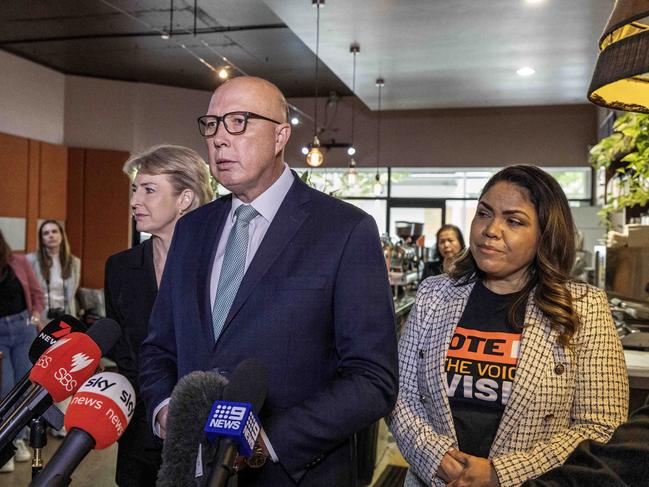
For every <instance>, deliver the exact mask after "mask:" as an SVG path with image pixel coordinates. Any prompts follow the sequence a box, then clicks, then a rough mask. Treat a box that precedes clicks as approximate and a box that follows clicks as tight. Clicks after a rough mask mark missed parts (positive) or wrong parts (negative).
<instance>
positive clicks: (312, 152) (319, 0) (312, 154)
mask: <svg viewBox="0 0 649 487" xmlns="http://www.w3.org/2000/svg"><path fill="white" fill-rule="evenodd" d="M311 3H312V4H313V5H314V6H315V8H316V12H317V13H316V30H315V32H316V34H315V97H314V98H313V142H311V147H310V148H309V152H308V153H307V155H306V163H307V164H308V165H309V166H310V167H318V166H320V165H322V163H323V162H324V156H323V154H322V151H321V150H320V141H319V140H318V64H319V62H320V58H319V57H318V55H319V53H320V5H321V4H324V0H311Z"/></svg>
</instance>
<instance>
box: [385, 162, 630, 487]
mask: <svg viewBox="0 0 649 487" xmlns="http://www.w3.org/2000/svg"><path fill="white" fill-rule="evenodd" d="M574 258H575V245H574V223H573V219H572V215H571V213H570V208H569V206H568V201H567V199H566V197H565V194H564V193H563V191H562V189H561V187H560V186H559V184H558V183H557V182H556V180H554V178H552V177H551V176H550V175H549V174H547V173H546V172H544V171H542V170H541V169H539V168H537V167H534V166H526V165H518V166H510V167H507V168H505V169H503V170H501V171H500V172H498V173H497V174H495V175H494V176H493V177H492V178H491V179H490V180H489V181H488V182H487V184H486V186H485V187H484V189H483V190H482V194H481V195H480V200H479V203H478V207H477V210H476V214H475V216H474V218H473V221H472V223H471V232H470V239H469V251H468V252H466V253H465V254H464V255H462V256H461V257H460V258H459V259H458V260H457V261H455V263H454V264H455V265H454V267H453V269H451V272H450V274H448V275H440V276H436V277H434V278H432V279H428V280H426V281H425V282H423V283H422V285H421V286H420V288H419V290H418V293H417V299H416V302H415V306H414V308H413V310H412V312H411V314H410V317H409V320H408V323H407V324H406V327H405V332H404V334H403V335H402V337H401V341H400V344H399V362H400V364H399V369H400V388H399V399H398V401H397V405H396V408H395V409H394V411H393V413H392V414H391V415H390V418H389V423H390V427H391V429H392V432H393V433H394V436H395V438H396V440H397V443H398V445H399V448H400V449H401V452H402V453H403V455H404V456H405V458H406V460H407V461H408V462H409V464H410V471H409V472H408V477H407V480H406V486H420V485H446V484H447V483H448V484H450V485H451V486H460V485H462V486H463V485H471V486H503V487H505V486H507V487H508V486H514V485H520V484H521V483H523V482H524V481H525V480H527V479H530V478H533V477H536V476H538V475H540V474H542V473H543V472H546V471H547V470H549V469H551V468H553V467H555V466H557V465H560V464H561V463H562V462H563V461H564V460H565V459H566V458H567V457H568V455H569V454H570V452H572V451H573V450H574V448H575V447H576V446H577V444H578V443H579V442H580V441H582V440H585V439H593V440H597V441H607V440H608V439H609V437H610V436H611V434H612V432H613V430H614V429H615V427H616V426H618V425H619V424H620V423H622V422H623V421H625V419H626V415H627V407H628V393H629V390H628V381H627V374H626V367H625V363H624V355H623V352H622V346H621V344H620V341H619V339H618V336H617V334H616V331H615V326H614V324H613V320H612V317H611V313H610V311H609V307H608V303H607V299H606V294H605V293H604V292H603V291H602V290H600V289H597V288H594V287H592V286H589V285H586V284H583V283H579V282H575V281H572V280H571V279H570V270H571V269H572V265H573V262H574Z"/></svg>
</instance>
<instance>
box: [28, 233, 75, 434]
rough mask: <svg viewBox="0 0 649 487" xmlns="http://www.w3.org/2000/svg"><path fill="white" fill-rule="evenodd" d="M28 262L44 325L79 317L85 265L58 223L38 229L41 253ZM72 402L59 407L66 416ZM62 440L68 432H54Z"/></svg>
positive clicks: (30, 257)
mask: <svg viewBox="0 0 649 487" xmlns="http://www.w3.org/2000/svg"><path fill="white" fill-rule="evenodd" d="M27 260H28V261H29V263H30V264H31V266H32V269H33V270H34V274H36V277H37V278H38V282H39V283H40V286H41V289H42V290H43V294H44V295H45V309H44V310H43V313H42V314H41V321H42V322H43V323H49V321H50V320H53V319H54V318H58V317H60V316H61V315H63V314H70V315H73V316H76V315H77V302H76V294H77V288H78V287H79V280H80V279H81V261H80V260H79V258H78V257H75V256H74V255H72V254H71V253H70V244H69V243H68V236H67V235H66V233H65V230H64V229H63V227H62V226H61V224H60V223H59V222H58V221H56V220H45V221H44V222H43V223H41V226H40V227H39V228H38V250H37V251H36V252H32V253H31V254H27ZM70 400H71V398H68V399H65V400H63V401H61V402H59V403H57V404H56V405H57V407H58V408H59V409H60V410H61V411H63V413H65V412H66V410H67V408H68V404H69V403H70ZM52 434H53V435H54V436H57V437H59V438H63V437H64V436H65V434H66V433H65V428H64V427H62V428H61V429H60V430H52Z"/></svg>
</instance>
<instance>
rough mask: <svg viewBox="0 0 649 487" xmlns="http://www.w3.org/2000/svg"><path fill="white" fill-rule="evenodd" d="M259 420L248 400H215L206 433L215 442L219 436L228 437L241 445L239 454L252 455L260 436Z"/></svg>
mask: <svg viewBox="0 0 649 487" xmlns="http://www.w3.org/2000/svg"><path fill="white" fill-rule="evenodd" d="M260 429H261V427H260V426H259V420H258V419H257V415H256V414H255V412H254V411H253V410H252V405H251V404H249V403H247V402H229V401H215V402H214V404H213V405H212V411H211V412H210V416H209V418H208V420H207V423H206V424H205V428H204V431H205V435H206V436H207V439H208V440H209V441H210V442H212V443H214V442H215V441H216V439H217V438H222V437H228V438H230V439H232V440H233V441H235V442H236V443H237V444H238V446H239V454H240V455H242V456H244V457H249V456H250V455H252V451H253V447H254V446H255V440H256V439H257V437H258V436H259V431H260Z"/></svg>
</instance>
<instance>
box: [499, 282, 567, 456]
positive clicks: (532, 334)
mask: <svg viewBox="0 0 649 487" xmlns="http://www.w3.org/2000/svg"><path fill="white" fill-rule="evenodd" d="M556 339H557V333H556V331H554V330H551V329H550V326H549V322H548V319H547V318H546V317H545V316H543V313H542V312H541V310H540V309H538V308H537V307H536V306H535V305H534V290H532V292H530V295H529V297H528V299H527V307H526V309H525V328H524V329H523V335H522V337H521V350H520V355H519V357H520V358H519V361H518V366H517V367H516V375H515V377H514V383H513V384H512V393H511V396H510V398H509V402H508V403H507V406H506V407H505V412H504V413H503V416H502V418H501V420H500V426H499V427H498V431H497V432H496V437H495V438H494V441H493V443H492V445H491V453H490V455H492V454H497V452H498V451H499V449H500V448H501V447H502V445H503V444H504V443H505V442H506V441H507V437H508V436H509V435H510V434H511V432H512V430H513V429H515V428H516V427H518V425H519V424H520V422H519V419H520V418H522V417H524V416H525V413H526V411H527V410H528V409H529V407H530V405H531V404H532V403H533V402H534V401H535V400H536V394H537V391H538V388H539V387H540V386H541V384H542V383H543V374H544V371H545V370H546V369H545V367H543V364H540V363H538V361H539V357H545V358H546V359H547V360H551V359H552V348H553V347H554V344H555V342H556Z"/></svg>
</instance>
